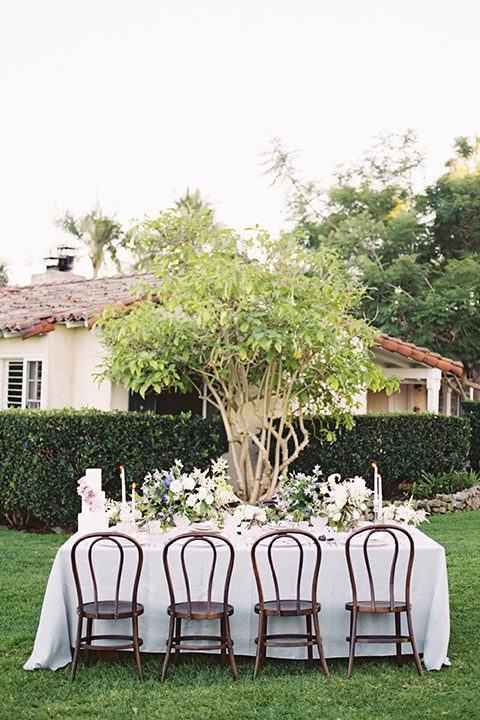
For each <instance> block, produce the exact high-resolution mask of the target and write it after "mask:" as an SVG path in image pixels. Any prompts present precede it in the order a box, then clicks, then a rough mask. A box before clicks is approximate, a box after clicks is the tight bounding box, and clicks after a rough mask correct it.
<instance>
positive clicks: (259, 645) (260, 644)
mask: <svg viewBox="0 0 480 720" xmlns="http://www.w3.org/2000/svg"><path fill="white" fill-rule="evenodd" d="M264 625H265V615H264V614H263V613H262V612H261V613H260V614H259V618H258V637H257V654H256V657H255V667H254V668H253V679H254V680H255V678H256V677H257V675H258V671H259V669H260V659H261V657H262V651H263V649H264V635H265V629H264Z"/></svg>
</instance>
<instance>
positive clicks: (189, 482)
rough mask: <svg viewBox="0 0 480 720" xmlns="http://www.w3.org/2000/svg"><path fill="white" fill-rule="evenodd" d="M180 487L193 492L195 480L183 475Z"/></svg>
mask: <svg viewBox="0 0 480 720" xmlns="http://www.w3.org/2000/svg"><path fill="white" fill-rule="evenodd" d="M182 485H183V487H184V488H185V490H193V488H194V487H195V480H194V479H193V478H192V477H190V475H185V477H184V478H183V480H182Z"/></svg>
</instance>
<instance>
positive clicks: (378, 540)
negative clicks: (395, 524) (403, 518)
mask: <svg viewBox="0 0 480 720" xmlns="http://www.w3.org/2000/svg"><path fill="white" fill-rule="evenodd" d="M344 542H346V538H345V541H344ZM364 543H365V535H363V536H362V535H360V536H357V537H354V538H353V540H352V542H351V545H355V546H361V547H362V546H363V545H364ZM390 543H393V539H392V538H391V537H390V535H387V536H385V537H381V536H377V535H374V536H373V537H371V538H370V539H369V541H368V544H369V546H371V547H381V546H383V545H389V544H390Z"/></svg>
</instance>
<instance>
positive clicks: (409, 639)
mask: <svg viewBox="0 0 480 720" xmlns="http://www.w3.org/2000/svg"><path fill="white" fill-rule="evenodd" d="M400 544H402V545H405V546H406V552H407V558H406V569H405V570H404V571H403V572H402V573H400V572H399V569H398V562H397V561H398V556H399V546H400ZM379 545H382V547H378V546H379ZM372 551H373V552H375V551H376V552H377V553H388V556H384V558H385V559H386V561H387V571H388V577H386V578H385V585H386V584H387V583H388V589H387V590H386V591H384V592H383V594H381V595H380V597H381V599H378V595H379V594H378V587H379V585H380V578H379V576H378V572H377V573H375V572H374V569H373V568H372V565H374V563H373V558H372ZM345 553H346V558H347V565H348V571H349V574H350V583H351V586H352V601H351V602H348V603H346V604H345V608H346V609H347V610H348V611H349V612H350V635H349V637H347V642H349V643H350V653H349V659H348V671H347V676H348V677H350V676H351V674H352V668H353V660H354V657H355V646H356V643H395V645H396V657H397V665H398V666H399V667H401V666H402V662H403V658H402V644H404V643H410V645H411V648H412V652H413V657H414V659H415V663H416V666H417V670H418V674H419V675H423V671H422V665H421V663H420V657H419V654H418V651H417V646H416V643H415V636H414V634H413V623H412V607H411V603H410V584H411V577H412V568H413V560H414V556H415V546H414V542H413V538H412V536H411V535H410V533H409V532H408V531H407V530H404V529H403V528H401V527H399V526H397V525H370V526H367V527H363V528H360V529H359V530H356V531H355V532H353V533H352V534H351V535H349V537H348V538H347V541H346V544H345ZM377 558H378V556H377ZM384 573H385V564H383V569H382V574H384ZM360 577H361V578H362V579H363V585H364V588H362V591H361V592H362V594H361V595H360V598H361V599H360V598H359V592H358V587H357V585H358V582H359V579H360ZM397 587H398V588H399V591H398V592H397ZM364 613H368V614H374V615H384V614H385V613H391V614H392V615H393V616H394V618H395V632H394V633H393V634H378V635H358V633H357V626H358V618H359V615H363V614H364ZM402 613H405V616H406V624H407V632H406V633H402V630H401V614H402Z"/></svg>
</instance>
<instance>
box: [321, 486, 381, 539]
mask: <svg viewBox="0 0 480 720" xmlns="http://www.w3.org/2000/svg"><path fill="white" fill-rule="evenodd" d="M322 493H323V502H324V507H325V509H326V512H327V515H328V518H329V525H330V527H333V528H335V529H336V530H337V532H344V531H345V530H353V529H354V528H355V527H356V526H357V525H358V524H359V523H360V522H361V521H362V520H363V519H364V518H365V510H366V508H367V503H366V501H367V498H368V497H370V495H372V494H373V490H370V489H369V488H368V487H367V485H366V482H365V480H364V479H363V477H360V476H358V475H356V476H355V477H353V478H350V479H348V480H342V479H341V476H340V475H339V474H338V473H334V474H333V475H330V476H329V478H328V480H327V482H326V483H325V485H324V486H323V487H322Z"/></svg>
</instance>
